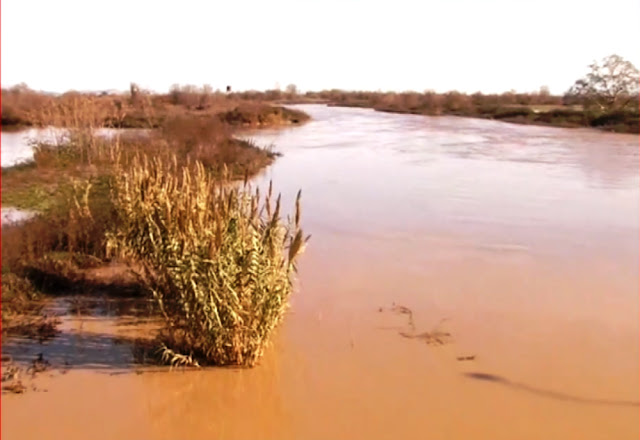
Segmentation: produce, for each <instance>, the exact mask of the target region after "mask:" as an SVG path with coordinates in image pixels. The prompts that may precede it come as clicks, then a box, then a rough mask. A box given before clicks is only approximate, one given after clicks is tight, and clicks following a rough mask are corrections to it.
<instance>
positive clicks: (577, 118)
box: [329, 102, 640, 134]
mask: <svg viewBox="0 0 640 440" xmlns="http://www.w3.org/2000/svg"><path fill="white" fill-rule="evenodd" d="M329 105H330V106H336V107H355V108H372V109H374V110H375V111H379V112H386V113H399V114H412V115H425V116H461V117H467V118H479V119H489V120H496V121H502V122H509V123H513V124H523V125H540V126H547V127H561V128H581V127H582V128H584V127H589V128H594V129H598V130H603V131H610V132H615V133H629V134H638V133H640V113H638V112H637V111H615V112H610V113H601V114H594V113H590V112H586V111H584V110H581V109H576V108H575V107H574V106H544V107H539V106H527V105H510V106H490V107H484V108H479V109H473V110H446V109H438V110H432V109H428V108H420V107H404V106H394V105H392V106H385V105H378V104H377V103H375V102H338V103H335V102H334V103H331V104H329Z"/></svg>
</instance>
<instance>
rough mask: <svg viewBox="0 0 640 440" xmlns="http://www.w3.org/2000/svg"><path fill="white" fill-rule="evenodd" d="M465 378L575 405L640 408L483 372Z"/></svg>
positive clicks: (631, 401)
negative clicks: (540, 386) (534, 385)
mask: <svg viewBox="0 0 640 440" xmlns="http://www.w3.org/2000/svg"><path fill="white" fill-rule="evenodd" d="M463 376H465V377H468V378H470V379H475V380H480V381H484V382H491V383H495V384H500V385H504V386H507V387H509V388H512V389H515V390H520V391H526V392H528V393H532V394H536V395H539V396H543V397H548V398H552V399H556V400H563V401H567V402H575V403H582V404H589V405H608V406H629V407H639V406H640V402H638V401H634V400H615V399H594V398H589V397H582V396H576V395H573V394H567V393H562V392H558V391H553V390H547V389H544V388H538V387H533V386H531V385H527V384H523V383H519V382H513V381H511V380H509V379H506V378H504V377H502V376H498V375H495V374H489V373H482V372H470V373H463Z"/></svg>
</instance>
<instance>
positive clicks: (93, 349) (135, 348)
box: [2, 332, 150, 370]
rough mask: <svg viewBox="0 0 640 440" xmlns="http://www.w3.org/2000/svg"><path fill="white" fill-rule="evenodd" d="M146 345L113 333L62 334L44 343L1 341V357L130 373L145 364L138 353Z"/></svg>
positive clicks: (76, 367)
mask: <svg viewBox="0 0 640 440" xmlns="http://www.w3.org/2000/svg"><path fill="white" fill-rule="evenodd" d="M148 345H150V344H146V345H145V344H144V342H140V341H139V340H137V339H136V338H132V337H119V336H115V335H113V334H104V333H85V332H62V333H60V334H59V335H58V336H56V337H55V338H54V339H52V340H50V341H47V342H45V343H42V344H40V343H38V342H36V341H33V340H30V339H26V338H11V339H10V340H8V341H3V344H2V356H3V357H9V358H10V359H11V360H12V361H13V362H15V363H17V364H22V365H28V364H30V363H32V362H33V360H34V359H36V358H38V356H39V355H40V354H42V356H43V358H44V359H46V360H47V361H48V362H49V363H50V365H51V366H52V367H54V368H63V369H90V370H122V369H126V370H130V369H132V368H134V367H136V366H142V365H144V364H145V362H144V359H143V356H142V354H143V353H144V350H147V349H149V347H148Z"/></svg>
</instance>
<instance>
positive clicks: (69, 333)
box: [2, 295, 159, 371]
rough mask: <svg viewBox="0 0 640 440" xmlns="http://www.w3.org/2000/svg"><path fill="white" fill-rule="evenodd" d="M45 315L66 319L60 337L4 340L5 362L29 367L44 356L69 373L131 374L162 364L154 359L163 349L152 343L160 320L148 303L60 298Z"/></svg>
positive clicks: (3, 352) (133, 299) (132, 299)
mask: <svg viewBox="0 0 640 440" xmlns="http://www.w3.org/2000/svg"><path fill="white" fill-rule="evenodd" d="M46 312H47V313H49V314H50V315H51V316H57V317H59V318H60V319H61V321H60V323H59V324H58V326H57V327H58V329H57V331H58V333H57V334H56V335H55V336H54V337H52V338H49V339H46V340H42V339H37V338H31V337H27V336H18V335H12V336H7V337H4V338H3V341H2V356H3V360H4V359H10V360H11V361H12V362H14V363H16V364H18V365H23V366H28V365H30V364H31V363H33V361H34V359H37V358H38V357H40V355H41V356H42V358H43V359H45V360H46V361H47V362H48V363H49V365H50V366H51V367H52V368H60V369H65V370H67V369H90V370H110V371H113V370H128V371H131V370H132V369H133V368H134V367H135V368H138V367H141V366H147V365H158V362H157V360H156V359H155V358H154V356H153V355H155V354H156V352H157V348H158V347H157V344H156V343H155V342H154V340H153V337H154V336H155V334H156V329H157V328H159V324H158V316H157V314H156V313H155V310H154V308H153V306H152V303H151V302H150V301H148V300H146V299H141V298H117V299H112V298H108V297H85V296H82V295H78V296H67V297H59V298H56V299H54V301H53V302H52V303H50V304H49V305H48V306H47V307H46ZM70 324H71V326H70ZM155 357H157V356H155Z"/></svg>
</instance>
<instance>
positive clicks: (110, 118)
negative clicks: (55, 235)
mask: <svg viewBox="0 0 640 440" xmlns="http://www.w3.org/2000/svg"><path fill="white" fill-rule="evenodd" d="M273 104H274V103H273V102H272V101H269V100H263V99H245V98H243V97H241V96H238V95H225V94H222V93H219V92H218V93H214V92H211V91H208V90H206V89H199V88H195V87H186V88H183V89H180V88H177V89H175V90H173V91H172V92H171V93H169V94H153V93H149V92H145V91H142V90H138V89H132V91H130V92H129V93H120V94H115V93H114V94H107V93H78V92H67V93H65V94H62V95H53V94H48V93H43V92H37V91H34V90H30V89H29V88H27V87H26V86H22V87H21V86H16V87H13V88H11V89H2V127H3V129H8V128H10V127H28V126H48V125H51V126H56V127H62V126H69V125H70V126H78V125H79V124H80V125H83V126H88V125H90V126H93V127H112V128H161V127H163V126H164V125H165V124H166V123H167V122H168V121H171V120H173V119H175V118H179V117H183V118H185V117H186V118H205V119H209V120H210V119H217V120H219V121H220V122H222V123H224V124H227V125H229V126H256V127H260V126H273V125H287V124H299V123H302V122H305V121H307V120H308V119H309V117H308V115H306V114H305V113H303V112H300V111H296V110H292V109H285V108H283V107H280V106H276V105H273Z"/></svg>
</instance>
